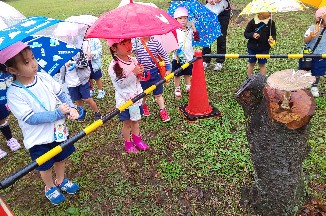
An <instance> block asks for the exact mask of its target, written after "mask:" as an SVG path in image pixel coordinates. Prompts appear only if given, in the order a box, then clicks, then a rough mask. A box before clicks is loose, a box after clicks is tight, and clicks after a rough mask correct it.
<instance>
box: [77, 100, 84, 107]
mask: <svg viewBox="0 0 326 216" xmlns="http://www.w3.org/2000/svg"><path fill="white" fill-rule="evenodd" d="M76 105H77V106H84V102H83V100H82V99H79V100H76Z"/></svg>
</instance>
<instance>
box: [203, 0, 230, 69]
mask: <svg viewBox="0 0 326 216" xmlns="http://www.w3.org/2000/svg"><path fill="white" fill-rule="evenodd" d="M206 3H207V4H206V5H205V7H207V8H208V9H209V10H211V11H212V12H214V13H216V14H217V15H218V21H219V23H220V25H221V33H222V35H221V36H219V37H218V38H217V40H216V48H217V52H216V53H217V54H226V36H227V31H228V26H229V22H230V18H231V1H230V0H207V1H206ZM211 51H212V50H211V47H203V55H204V54H210V53H211ZM224 61H225V57H219V58H216V65H215V67H214V70H215V71H219V70H221V69H222V64H223V63H224ZM210 62H211V58H207V57H206V58H204V63H203V65H204V68H207V67H208V66H209V64H210Z"/></svg>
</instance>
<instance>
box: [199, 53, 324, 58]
mask: <svg viewBox="0 0 326 216" xmlns="http://www.w3.org/2000/svg"><path fill="white" fill-rule="evenodd" d="M203 57H209V58H220V57H225V58H266V59H270V58H289V59H291V58H294V59H300V58H326V54H275V55H271V54H256V55H249V54H205V55H203Z"/></svg>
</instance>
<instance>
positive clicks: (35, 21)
mask: <svg viewBox="0 0 326 216" xmlns="http://www.w3.org/2000/svg"><path fill="white" fill-rule="evenodd" d="M59 22H60V20H57V19H51V18H48V17H40V16H38V17H28V18H26V19H22V20H21V21H20V22H19V23H17V24H15V25H12V26H10V27H8V28H5V29H1V30H0V50H2V49H4V48H6V47H8V46H10V45H12V44H14V43H17V42H18V41H22V40H24V39H25V38H27V37H28V36H31V35H33V34H35V33H37V32H39V31H40V30H42V29H44V28H47V27H49V26H52V25H54V24H56V23H59Z"/></svg>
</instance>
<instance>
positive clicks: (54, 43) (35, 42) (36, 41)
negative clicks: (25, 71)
mask: <svg viewBox="0 0 326 216" xmlns="http://www.w3.org/2000/svg"><path fill="white" fill-rule="evenodd" d="M23 42H24V43H27V44H28V45H29V47H30V48H31V49H32V51H33V54H34V56H35V59H36V60H37V62H38V65H39V67H40V68H42V69H43V70H45V71H46V72H47V73H49V74H50V75H51V76H53V75H54V74H55V73H56V72H57V71H58V70H59V69H60V68H61V67H62V65H64V64H65V63H66V62H67V61H69V60H70V59H71V58H72V57H73V56H75V55H76V54H77V53H78V52H79V50H80V49H78V48H76V47H75V46H72V45H69V44H67V43H66V42H63V41H61V40H58V39H57V38H53V37H44V36H29V37H27V38H25V39H24V40H23Z"/></svg>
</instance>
